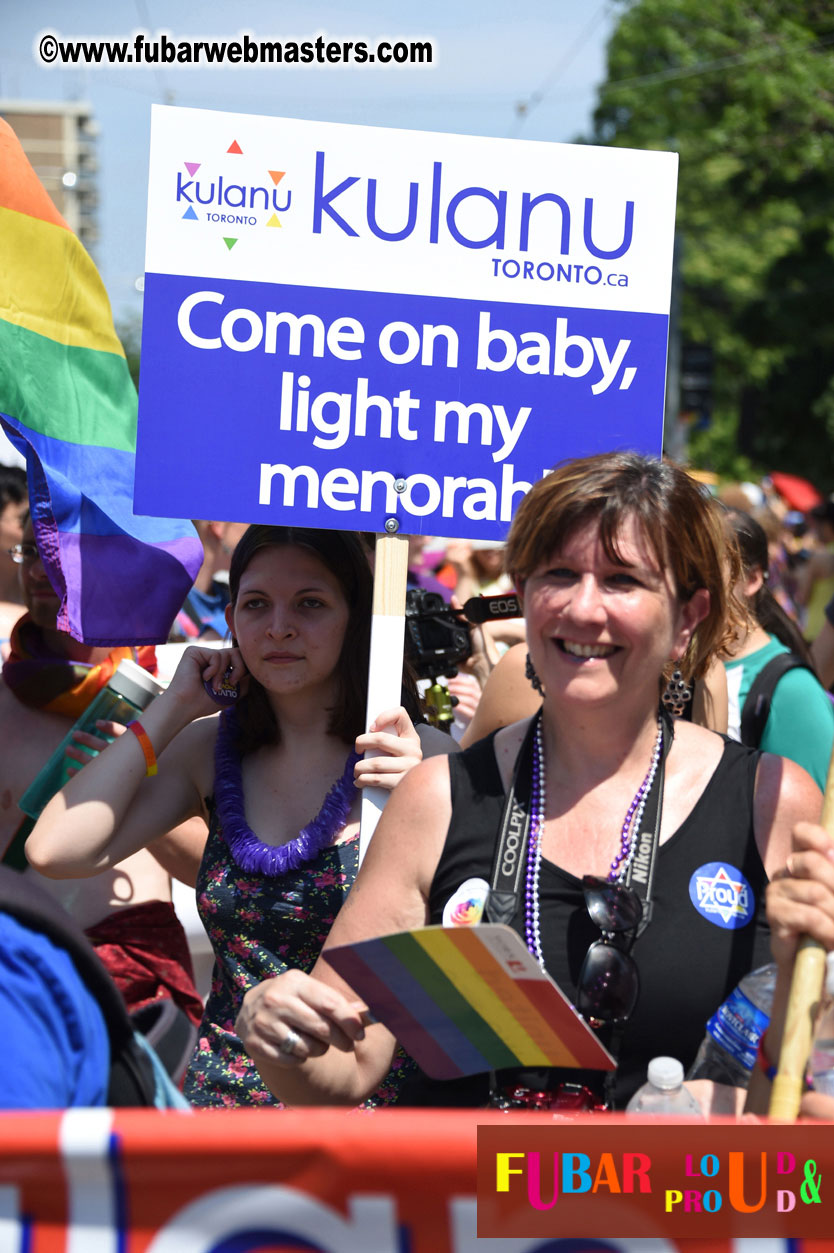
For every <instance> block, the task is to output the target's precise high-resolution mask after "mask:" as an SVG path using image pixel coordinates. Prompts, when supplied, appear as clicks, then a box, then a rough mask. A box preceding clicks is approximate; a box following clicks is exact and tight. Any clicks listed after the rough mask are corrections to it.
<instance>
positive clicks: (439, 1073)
mask: <svg viewBox="0 0 834 1253" xmlns="http://www.w3.org/2000/svg"><path fill="white" fill-rule="evenodd" d="M371 945H379V946H383V942H382V940H378V941H369V944H368V945H363V946H362V956H359V955H358V954H357V952H356V950H348V949H334V950H332V951H329V952H328V951H326V952H324V956H326V957H327V960H328V961H329V962H331V965H332V966H333V969H334V970H336V971H337V974H339V975H341V976H342V979H343V980H344V981H346V982H348V984H349V985H351V987H353V989H354V991H357V994H358V995H359V996H362V999H363V1000H364V1001H366V1002H367V1006H368V1009H369V1010H371V1012H372V1014H373V1015H374V1016H376V1017H378V1019H379V1021H381V1022H384V1025H386V1026H387V1027H388V1030H389V1031H391V1032H392V1035H396V1037H397V1039H398V1040H401V1039H407V1040H408V1051H409V1053H411V1055H412V1056H413V1059H414V1061H417V1063H418V1065H421V1066H422V1069H423V1070H425V1071H426V1074H427V1075H431V1076H432V1078H433V1079H460V1078H461V1075H462V1074H463V1071H462V1070H461V1069H460V1066H457V1065H456V1064H455V1061H453V1060H452V1058H451V1056H450V1055H448V1053H446V1051H445V1049H443V1048H442V1046H441V1045H440V1042H438V1041H437V1039H435V1037H433V1036H432V1035H431V1034H430V1032H428V1031H427V1030H426V1027H425V1026H423V1024H422V1022H421V1021H420V1019H417V1017H414V1014H413V1012H412V1010H411V1009H409V1007H407V1006H406V1005H404V1004H403V1000H408V1002H409V1005H412V1006H414V1007H417V1006H416V1005H414V997H413V996H412V995H411V989H409V987H408V985H409V984H412V985H413V987H416V989H417V990H418V991H417V995H418V996H420V997H421V999H425V995H426V994H425V992H423V991H422V989H421V987H420V984H417V982H416V980H412V976H411V975H409V974H408V972H407V971H406V969H404V967H403V966H402V965H401V962H398V961H397V960H396V959H394V964H396V967H397V970H396V972H394V974H396V979H397V990H398V992H399V995H397V992H394V991H393V990H392V987H391V986H389V985H388V984H387V982H383V980H382V979H379V976H378V975H377V972H376V971H374V969H373V966H371V965H369V964H368V961H367V960H366V959H368V957H369V954H368V952H367V951H366V950H367V949H368V947H369V946H371ZM383 947H384V946H383ZM431 1009H432V1011H433V1014H437V1006H436V1005H433V1002H432V1006H431ZM483 1069H485V1070H488V1069H490V1066H488V1063H485V1064H483Z"/></svg>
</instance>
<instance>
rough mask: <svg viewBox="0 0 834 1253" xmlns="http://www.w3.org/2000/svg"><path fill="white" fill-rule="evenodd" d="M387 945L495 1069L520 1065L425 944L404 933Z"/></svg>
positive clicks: (391, 939)
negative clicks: (435, 960)
mask: <svg viewBox="0 0 834 1253" xmlns="http://www.w3.org/2000/svg"><path fill="white" fill-rule="evenodd" d="M385 944H386V946H387V947H388V948H389V949H390V951H391V952H392V953H393V954H394V956H395V957H396V958H398V960H399V961H401V962H402V964H403V965H404V966H405V967H407V969H408V970H409V971H410V972H411V974H412V975H413V976H414V978H415V979H416V980H417V981H418V983H420V984H421V986H422V987H423V988H424V989H425V991H426V992H427V993H428V994H429V996H431V997H432V998H433V999H434V1000H435V1001H436V1002H437V1004H438V1005H439V1006H440V1008H441V1009H442V1010H443V1012H444V1013H445V1014H448V1015H449V1017H450V1018H453V1019H454V1020H455V1024H456V1026H457V1027H458V1029H459V1030H460V1031H461V1032H462V1033H463V1035H465V1036H466V1038H467V1039H468V1040H469V1041H470V1042H471V1043H472V1044H473V1045H474V1046H475V1048H476V1049H477V1050H478V1052H479V1053H481V1054H483V1056H484V1057H485V1058H486V1059H487V1060H488V1061H489V1063H490V1065H491V1066H492V1068H493V1069H494V1070H500V1069H501V1068H502V1067H504V1066H517V1065H518V1058H517V1057H516V1055H515V1053H513V1051H512V1050H511V1049H509V1048H508V1047H507V1045H506V1044H505V1043H504V1041H503V1040H502V1039H501V1037H500V1036H499V1035H496V1033H495V1032H494V1031H493V1030H492V1027H490V1026H489V1025H488V1024H487V1023H486V1022H484V1020H483V1018H482V1017H481V1015H480V1014H479V1013H478V1011H477V1010H476V1009H474V1008H473V1006H472V1005H470V1004H469V1002H468V1001H467V1000H466V999H465V998H464V997H463V996H461V994H460V992H458V990H457V988H456V987H455V985H454V984H453V983H452V982H451V980H450V979H449V978H447V976H446V975H445V974H444V973H443V971H442V970H441V969H440V967H439V966H438V965H437V963H436V962H434V961H432V959H431V957H429V955H428V953H427V952H426V950H425V949H424V948H423V946H422V945H421V944H419V943H418V942H417V940H415V939H414V937H413V936H411V935H409V934H408V932H402V933H401V934H399V935H392V936H386V937H385Z"/></svg>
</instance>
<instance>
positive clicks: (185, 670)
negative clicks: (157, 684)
mask: <svg viewBox="0 0 834 1253" xmlns="http://www.w3.org/2000/svg"><path fill="white" fill-rule="evenodd" d="M247 673H248V671H247V669H246V666H245V665H244V662H243V658H242V657H241V655H240V652H239V650H238V649H237V648H200V647H198V646H197V647H191V648H186V650H185V652H184V653H183V655H182V657H181V658H180V663H179V665H178V666H177V668H176V671H175V672H174V677H173V679H172V680H171V682H170V683H169V685H168V687H167V688H166V691H165V693H164V695H165V696H166V698H169V699H174V700H176V701H177V702H178V704H179V705H180V707H181V708H182V709H183V711H185V712H186V713H187V715H188V720H189V721H193V720H194V719H195V718H205V717H207V716H208V715H209V714H215V713H217V710H218V709H219V708H220V707H221V705H225V704H227V702H225V701H216V700H214V699H213V698H212V697H211V696H210V695H209V694H208V692H207V690H206V684H208V686H209V687H211V689H212V691H214V692H217V691H219V689H220V686H221V684H235V683H241V682H242V681H243V679H245V677H246V675H247Z"/></svg>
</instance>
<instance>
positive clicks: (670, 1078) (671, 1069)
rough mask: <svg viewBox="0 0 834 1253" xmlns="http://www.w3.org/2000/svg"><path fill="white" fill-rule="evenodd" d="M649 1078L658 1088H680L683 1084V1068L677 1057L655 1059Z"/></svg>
mask: <svg viewBox="0 0 834 1253" xmlns="http://www.w3.org/2000/svg"><path fill="white" fill-rule="evenodd" d="M648 1077H649V1083H653V1084H654V1086H655V1087H656V1088H679V1087H680V1086H681V1084H682V1083H683V1066H682V1065H681V1063H680V1062H679V1061H678V1059H677V1057H653V1058H652V1060H651V1061H650V1062H649V1076H648Z"/></svg>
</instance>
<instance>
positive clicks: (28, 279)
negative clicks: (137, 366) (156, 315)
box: [0, 208, 124, 357]
mask: <svg viewBox="0 0 834 1253" xmlns="http://www.w3.org/2000/svg"><path fill="white" fill-rule="evenodd" d="M0 271H1V272H2V275H3V282H2V285H0V318H3V320H4V321H6V322H10V323H11V324H12V325H14V326H20V327H23V328H24V329H25V330H27V331H35V332H36V333H37V334H38V335H43V336H45V337H46V338H47V339H51V340H54V341H55V342H56V343H59V344H66V345H67V346H69V347H72V348H94V349H96V350H98V351H99V352H112V353H115V354H116V355H118V356H120V357H123V356H124V349H123V348H122V345H121V344H120V343H119V339H118V336H117V335H116V332H115V331H114V330H113V315H112V313H111V310H110V301H109V300H108V298H107V292H106V291H105V290H104V284H103V283H102V281H101V279H100V277H99V274H98V271H97V270H96V267H95V265H94V264H93V262H92V260H91V258H90V257H89V255H88V254H87V252H86V251H85V250H84V247H83V245H82V244H81V243H80V241H79V240H78V239H77V238H76V236H75V235H73V234H72V232H71V231H68V230H66V229H65V228H64V227H62V226H56V225H54V224H53V223H51V222H45V221H43V220H41V219H38V218H33V217H30V216H29V215H28V214H26V213H18V212H16V211H15V210H14V209H4V208H0Z"/></svg>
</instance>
